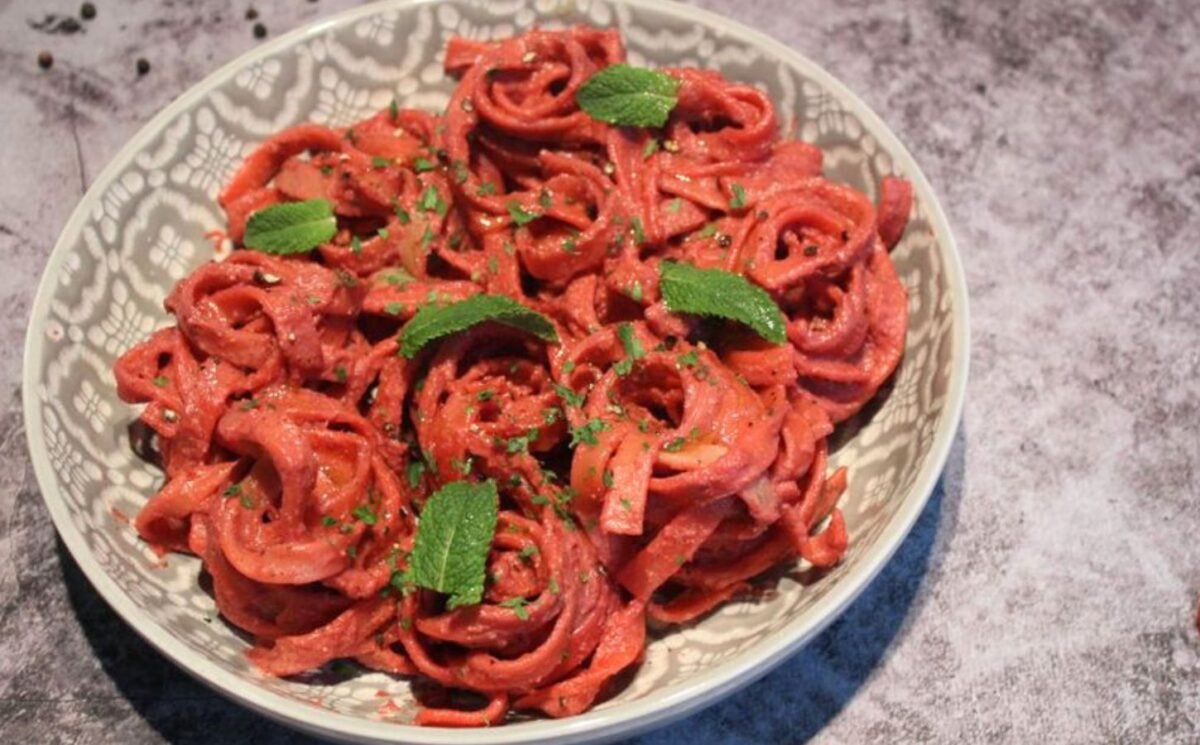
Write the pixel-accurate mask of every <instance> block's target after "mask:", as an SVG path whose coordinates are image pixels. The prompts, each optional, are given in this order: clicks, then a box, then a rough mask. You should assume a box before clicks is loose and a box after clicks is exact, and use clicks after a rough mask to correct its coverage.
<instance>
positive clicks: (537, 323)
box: [400, 295, 558, 358]
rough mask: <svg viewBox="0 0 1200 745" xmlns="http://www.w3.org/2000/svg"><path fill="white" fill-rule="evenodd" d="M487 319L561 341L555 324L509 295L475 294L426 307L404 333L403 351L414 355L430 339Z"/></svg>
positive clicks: (539, 336) (545, 339)
mask: <svg viewBox="0 0 1200 745" xmlns="http://www.w3.org/2000/svg"><path fill="white" fill-rule="evenodd" d="M484 321H495V322H496V323H502V324H504V325H505V326H512V327H513V328H515V329H520V330H521V331H526V332H528V333H530V334H533V335H534V336H536V337H538V338H539V339H542V340H544V341H551V342H556V341H558V334H557V333H556V332H555V331H554V324H552V323H550V320H549V319H548V318H546V317H545V316H543V315H542V314H541V313H538V312H537V311H536V310H532V309H530V308H526V307H525V306H524V305H521V304H520V303H518V302H517V301H516V300H513V299H512V298H510V297H508V296H507V295H473V296H471V297H469V298H467V299H466V300H463V301H461V302H457V303H452V304H450V305H425V306H422V307H421V309H420V310H419V311H417V314H416V315H415V316H413V318H412V320H411V321H409V322H408V324H407V325H406V326H405V327H404V329H403V331H401V332H400V353H401V354H403V355H404V356H405V357H409V358H412V357H413V356H415V355H416V354H417V352H419V351H421V348H422V347H424V346H425V345H426V344H428V343H429V342H431V341H433V340H435V339H440V338H442V337H443V336H449V335H450V334H457V333H458V332H459V331H465V330H466V329H469V328H471V327H472V326H474V325H476V324H479V323H483V322H484Z"/></svg>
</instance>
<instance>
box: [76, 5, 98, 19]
mask: <svg viewBox="0 0 1200 745" xmlns="http://www.w3.org/2000/svg"><path fill="white" fill-rule="evenodd" d="M79 17H80V18H82V19H83V20H85V21H90V20H92V19H93V18H95V17H96V6H95V5H94V4H93V3H84V4H83V5H81V6H80V7H79Z"/></svg>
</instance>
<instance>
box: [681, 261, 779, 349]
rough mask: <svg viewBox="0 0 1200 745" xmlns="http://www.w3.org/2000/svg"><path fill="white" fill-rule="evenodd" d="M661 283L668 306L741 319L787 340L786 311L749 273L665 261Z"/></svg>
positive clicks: (771, 336)
mask: <svg viewBox="0 0 1200 745" xmlns="http://www.w3.org/2000/svg"><path fill="white" fill-rule="evenodd" d="M659 276H660V287H661V289H662V296H663V300H664V301H665V302H666V304H667V310H669V311H671V312H672V313H690V314H693V315H699V316H715V317H717V318H725V319H728V320H730V321H737V322H738V323H741V324H744V325H746V326H748V327H750V329H751V330H753V331H754V333H756V334H758V335H759V336H761V337H762V338H764V339H766V340H767V341H769V342H771V343H772V344H782V343H783V342H785V341H787V328H786V326H785V320H784V317H783V312H782V311H780V310H779V306H778V305H776V304H775V301H774V300H772V299H771V296H770V295H768V294H767V292H766V290H764V289H762V288H761V287H759V286H758V285H756V284H753V283H751V282H750V281H749V280H747V279H746V278H745V277H742V276H739V275H737V274H733V273H732V272H727V271H724V270H722V269H697V268H696V267H694V266H692V265H691V264H681V263H679V262H675V261H664V262H662V264H660V265H659Z"/></svg>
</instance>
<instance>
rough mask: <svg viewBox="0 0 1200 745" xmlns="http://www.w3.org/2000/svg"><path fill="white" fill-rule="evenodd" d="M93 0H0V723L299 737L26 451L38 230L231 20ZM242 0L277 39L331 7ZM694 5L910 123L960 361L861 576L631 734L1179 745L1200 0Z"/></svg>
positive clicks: (61, 211)
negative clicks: (223, 684) (934, 452)
mask: <svg viewBox="0 0 1200 745" xmlns="http://www.w3.org/2000/svg"><path fill="white" fill-rule="evenodd" d="M95 4H96V6H97V9H98V16H97V18H96V19H95V20H93V21H90V22H87V23H86V24H84V32H83V33H74V34H61V33H60V34H48V33H45V32H43V31H37V30H34V29H32V28H31V27H30V23H29V22H30V21H37V20H40V19H42V18H43V16H44V15H45V14H46V13H64V14H75V13H78V9H79V5H78V3H75V2H68V1H66V0H15V1H13V0H7V1H6V0H0V156H2V157H0V163H2V164H3V169H4V173H5V177H3V178H0V261H2V262H3V269H2V270H0V340H3V342H4V344H5V347H4V350H5V351H4V352H3V354H0V386H3V387H2V388H0V402H3V403H2V405H3V414H2V418H0V733H2V734H3V739H4V741H6V742H14V743H43V742H70V743H77V742H78V743H99V742H105V743H142V742H151V743H157V742H189V741H200V740H211V739H214V738H215V737H216V736H217V734H218V733H219V737H220V741H221V742H228V743H234V742H255V743H281V742H299V741H303V738H301V737H300V736H298V735H295V734H293V733H291V732H290V731H289V730H286V729H284V728H281V727H279V726H277V725H274V724H271V723H269V722H267V721H265V720H263V719H261V718H259V717H257V716H255V715H253V714H250V713H249V712H247V711H245V710H243V709H241V708H239V707H237V706H235V705H233V704H231V703H227V702H226V701H224V700H223V699H221V698H219V697H217V696H216V695H215V694H212V693H210V692H209V691H208V690H207V689H205V688H204V687H202V686H201V685H199V684H197V683H195V682H193V681H191V680H190V679H188V678H187V677H185V675H184V674H183V673H182V672H180V671H178V670H176V669H175V668H174V667H173V666H172V665H171V664H170V663H168V662H167V661H165V660H164V659H163V658H162V657H160V656H159V655H158V654H157V653H156V652H154V651H153V650H151V649H150V648H149V647H148V646H147V645H145V644H144V643H142V642H141V641H140V640H138V639H137V638H136V637H135V636H134V634H133V632H132V631H130V630H129V629H128V628H127V627H126V626H125V625H124V624H123V623H122V622H121V621H120V620H119V619H118V618H117V617H116V616H115V615H114V614H113V613H112V611H110V610H109V609H108V607H107V606H106V605H105V604H104V602H103V601H102V600H100V598H99V596H98V595H96V593H95V592H94V591H93V590H92V589H91V587H90V586H89V585H88V584H87V582H86V581H85V580H84V578H83V576H82V574H81V573H80V572H79V569H78V568H77V567H76V566H75V565H74V563H73V562H72V560H71V559H70V557H69V556H67V554H66V552H65V551H64V549H63V546H62V544H61V543H59V542H58V541H57V539H56V537H55V533H54V529H53V527H52V526H51V524H50V520H49V517H48V516H47V513H46V510H45V509H44V507H43V506H42V502H41V498H40V496H39V495H38V493H37V486H36V484H35V483H34V479H33V474H32V471H31V470H30V467H29V461H28V456H27V455H26V450H25V438H24V432H23V426H22V421H21V411H20V405H19V369H20V356H21V355H20V351H19V350H20V345H21V342H22V338H23V334H24V327H25V322H26V319H27V316H28V314H29V307H30V302H31V300H32V296H33V290H34V286H35V284H36V282H37V279H38V277H39V275H40V274H41V271H42V267H43V264H44V263H45V259H46V257H47V255H48V254H49V252H50V247H51V245H52V244H53V242H54V239H55V237H56V236H57V234H58V231H59V229H60V227H61V226H62V224H63V223H64V221H65V220H66V218H67V215H68V214H69V213H70V211H71V210H72V209H73V208H74V205H75V202H76V200H77V199H78V198H79V196H80V195H81V194H82V192H83V189H84V188H85V187H86V186H87V185H88V183H89V181H90V180H91V178H92V177H93V176H94V174H96V173H97V171H98V170H99V169H100V168H101V167H103V165H104V164H105V163H106V162H107V161H108V159H109V158H110V157H111V156H112V155H113V154H114V153H115V152H116V151H117V149H118V148H119V147H120V146H121V144H122V143H124V142H125V140H126V139H127V138H128V137H130V136H131V135H132V134H133V133H134V131H136V130H137V129H138V128H139V127H140V126H141V125H142V124H143V123H144V122H146V121H147V120H148V119H149V118H150V117H151V116H152V115H153V114H154V113H155V112H157V111H158V110H159V109H160V108H161V107H162V106H164V105H166V104H167V103H168V102H169V101H171V100H172V99H173V98H174V97H175V96H177V95H178V94H180V93H181V92H182V91H184V90H185V89H187V88H188V87H189V86H191V85H192V84H193V83H195V82H197V81H199V80H200V79H201V78H202V77H204V76H205V75H206V74H207V73H209V72H210V71H212V70H213V69H215V68H216V67H217V66H218V65H220V64H222V63H224V62H225V61H227V60H229V59H231V58H232V57H234V56H235V55H238V54H240V53H242V52H244V51H245V50H247V49H249V48H251V47H252V46H253V45H254V43H255V39H254V38H253V34H252V32H251V29H252V23H250V22H249V21H247V20H245V18H244V15H245V13H246V10H247V8H248V7H249V0H238V1H237V2H228V1H226V0H221V1H215V2H190V1H184V0H143V1H140V2H122V3H117V2H112V1H107V2H106V1H105V0H97V2H95ZM253 4H254V7H255V8H256V10H257V11H258V13H259V15H260V18H259V21H261V22H262V23H264V24H265V25H266V27H267V29H268V30H269V32H270V33H271V34H272V35H274V34H275V32H279V31H283V30H285V29H290V28H293V27H295V26H297V25H299V24H302V23H305V22H307V21H310V20H313V19H315V18H318V17H320V16H321V15H322V14H325V13H329V12H331V11H333V10H336V9H339V8H341V7H344V6H347V5H350V3H349V2H345V1H339V2H333V1H331V0H321V1H320V2H318V3H310V2H301V1H300V0H289V1H285V0H254V3H253ZM702 4H703V5H705V6H708V7H711V8H713V9H715V10H719V11H723V12H725V13H727V14H729V15H731V16H733V17H735V18H738V19H740V20H742V21H744V22H746V23H748V24H750V25H752V26H755V27H758V28H760V29H763V30H765V31H767V32H768V33H770V34H772V35H774V36H775V37H777V38H779V39H781V40H782V41H784V42H786V43H787V44H789V45H791V46H793V47H794V48H796V49H798V50H800V51H801V52H803V53H804V54H806V55H808V56H809V57H811V58H812V59H814V60H816V61H817V62H818V63H820V64H822V65H824V66H825V67H826V68H827V69H828V70H830V71H831V72H832V73H833V74H834V75H836V76H837V77H839V78H841V79H842V80H843V81H845V82H846V83H847V84H849V86H850V87H851V88H852V89H854V90H855V91H857V92H858V93H859V95H861V96H862V97H863V98H864V99H865V100H866V101H867V102H868V103H869V104H870V105H871V106H873V107H874V108H875V110H876V111H878V112H879V113H880V114H881V115H882V116H883V118H884V119H885V120H886V121H887V122H888V123H889V124H890V125H891V126H892V128H893V129H895V130H896V132H897V133H898V134H899V135H900V138H901V139H902V140H903V141H904V142H905V143H907V144H908V146H909V148H910V149H911V150H912V151H913V153H914V155H915V156H916V158H917V160H918V161H919V162H920V163H921V164H922V166H923V167H924V169H925V172H926V173H927V174H928V176H929V177H930V179H931V181H932V182H933V185H934V188H935V189H936V190H937V191H938V193H939V194H940V195H941V198H942V200H943V204H944V205H945V207H946V209H947V211H948V213H949V216H950V221H951V224H952V225H953V227H954V229H955V231H956V234H957V236H958V239H959V243H960V248H961V251H962V254H963V259H964V261H965V263H966V268H967V279H968V283H969V285H970V290H971V301H972V306H971V311H972V316H973V319H972V337H973V340H972V341H973V354H972V375H971V383H970V387H969V391H968V399H967V407H966V415H965V419H964V422H963V427H962V431H961V432H960V434H959V438H958V441H957V443H956V446H955V448H954V451H953V453H952V454H951V457H950V464H949V466H948V468H947V471H946V473H945V475H944V477H943V479H942V483H941V485H940V487H939V489H938V491H937V493H936V494H935V495H934V498H933V499H932V500H931V501H930V504H929V507H928V508H927V509H926V510H925V513H924V514H923V515H922V516H921V519H920V521H919V522H918V524H917V526H916V529H915V530H914V532H913V534H912V536H911V537H910V538H909V539H908V541H907V542H906V543H905V544H904V546H903V547H902V548H901V550H900V552H899V554H898V555H897V557H896V558H895V560H893V561H892V563H891V564H890V565H889V566H888V568H887V569H886V570H885V571H884V572H883V574H882V575H881V576H880V577H879V578H878V579H877V580H876V581H875V583H874V584H873V585H872V586H871V587H870V589H869V590H868V591H867V592H866V593H865V594H864V595H863V596H862V598H861V599H860V600H859V601H858V602H857V603H856V604H855V605H854V606H852V607H851V609H850V610H849V611H848V612H847V613H846V614H845V616H843V617H842V619H841V620H840V621H838V622H837V623H835V624H834V625H833V626H832V627H831V628H830V629H829V630H828V631H826V632H825V633H824V634H823V635H821V636H820V637H819V638H818V639H817V640H816V641H815V642H814V643H812V644H811V645H809V646H808V647H807V648H806V649H805V650H804V651H803V652H801V653H800V654H799V655H797V656H796V657H795V658H793V659H792V660H790V661H788V662H787V663H785V664H784V665H783V666H782V667H781V668H780V669H779V670H778V671H776V672H775V673H773V674H771V675H770V676H768V677H767V678H766V679H764V680H763V681H761V682H759V683H758V684H756V685H753V686H751V687H750V688H748V689H746V690H744V691H742V692H741V693H739V694H738V695H736V696H734V697H732V698H731V699H729V700H727V701H726V702H724V703H722V704H720V705H718V706H715V707H713V708H711V709H708V710H707V711H705V712H703V713H701V714H699V715H698V716H695V717H693V718H691V719H689V720H686V721H685V722H682V723H679V724H676V725H674V726H671V727H668V728H666V729H663V730H660V731H658V732H654V733H652V734H649V735H647V736H645V737H643V738H641V739H640V740H638V741H637V742H639V743H646V744H647V745H649V744H659V743H674V742H684V741H685V739H686V741H688V742H690V743H695V745H708V744H709V743H722V744H724V743H752V742H754V743H757V742H763V743H799V742H804V741H807V740H811V741H813V742H820V743H836V742H845V743H896V742H919V743H926V742H955V743H958V742H1005V743H1007V742H1012V743H1025V742H1038V743H1040V742H1088V743H1091V742H1131V743H1167V742H1170V743H1195V742H1200V638H1198V636H1197V633H1196V630H1195V628H1194V627H1193V622H1192V618H1193V617H1194V613H1195V608H1196V597H1197V594H1200V493H1198V492H1200V479H1198V475H1197V471H1198V470H1200V247H1198V241H1200V217H1198V216H1197V215H1198V213H1200V46H1198V45H1197V39H1198V38H1200V3H1196V2H1194V1H1189V0H1180V1H1179V2H1144V1H1142V0H1129V1H1127V2H1121V3H1117V2H1110V3H1085V2H1077V3H1060V2H1052V1H1050V0H1046V1H1045V2H1022V1H1021V0H1013V1H1011V2H998V3H991V4H986V5H985V4H983V3H959V2H957V1H955V0H922V1H921V2H912V3H906V2H903V0H886V1H884V2H866V1H864V0H837V2H825V3H819V2H816V1H815V0H806V1H805V2H791V1H789V0H774V1H760V2H750V1H741V2H739V1H738V0H705V1H704V2H703V3H702ZM989 6H990V7H989ZM41 50H48V51H50V52H52V53H53V55H54V58H55V63H54V66H53V68H52V69H51V70H50V71H47V72H42V71H39V70H38V67H37V64H36V62H35V59H36V55H37V53H38V52H39V51H41ZM139 57H145V58H146V59H147V60H148V61H149V62H150V65H151V69H150V72H149V73H148V74H146V75H145V76H144V77H141V78H139V77H138V75H137V74H136V69H135V61H136V59H137V58H139Z"/></svg>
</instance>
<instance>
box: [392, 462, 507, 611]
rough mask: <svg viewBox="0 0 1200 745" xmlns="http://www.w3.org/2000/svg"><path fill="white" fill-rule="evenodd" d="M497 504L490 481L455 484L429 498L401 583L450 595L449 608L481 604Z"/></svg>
mask: <svg viewBox="0 0 1200 745" xmlns="http://www.w3.org/2000/svg"><path fill="white" fill-rule="evenodd" d="M498 504H499V496H498V495H497V493H496V482H494V481H491V480H489V481H484V482H482V483H472V482H469V481H455V482H452V483H449V484H446V485H445V486H443V487H442V488H441V489H438V490H437V491H435V492H434V493H433V494H432V495H430V497H429V499H428V500H426V502H425V507H424V509H422V510H421V519H420V522H419V523H418V524H417V536H416V538H415V540H414V541H413V550H412V553H411V554H410V555H409V557H408V569H407V570H405V572H404V575H403V581H404V582H405V583H407V584H413V585H416V586H418V587H424V588H426V589H429V590H434V591H436V592H440V593H443V594H445V595H449V596H450V597H449V599H448V600H447V601H446V607H447V608H449V609H454V608H458V607H460V606H464V605H475V604H477V603H479V602H480V601H482V600H483V583H484V578H485V574H486V572H487V557H488V551H489V550H491V546H492V535H493V534H494V533H495V532H496V519H497V511H498V509H499V508H498Z"/></svg>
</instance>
